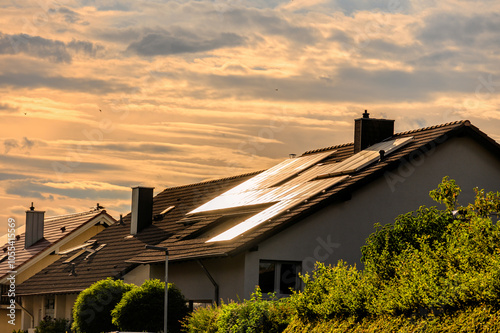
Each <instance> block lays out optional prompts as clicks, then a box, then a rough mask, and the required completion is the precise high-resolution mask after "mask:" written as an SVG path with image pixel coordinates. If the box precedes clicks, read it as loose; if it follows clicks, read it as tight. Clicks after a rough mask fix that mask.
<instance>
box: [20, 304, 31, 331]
mask: <svg viewBox="0 0 500 333" xmlns="http://www.w3.org/2000/svg"><path fill="white" fill-rule="evenodd" d="M16 304H17V305H19V307H20V308H21V309H22V310H23V311H24V312H26V313H27V314H28V316H30V317H31V328H35V317H33V315H32V314H31V313H30V312H29V311H28V310H27V309H26V308H25V307H24V306H22V305H21V303H19V302H16Z"/></svg>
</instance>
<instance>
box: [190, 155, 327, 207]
mask: <svg viewBox="0 0 500 333" xmlns="http://www.w3.org/2000/svg"><path fill="white" fill-rule="evenodd" d="M334 153H335V150H334V151H328V152H324V153H320V154H314V155H308V156H302V157H298V158H292V159H288V160H285V161H283V162H281V163H279V164H278V165H275V166H274V167H272V168H270V169H268V170H266V171H264V172H262V173H260V174H258V175H257V176H255V177H253V178H251V179H249V180H247V181H246V182H243V183H242V184H240V185H238V186H236V187H234V188H232V189H230V190H229V191H227V192H225V193H223V194H221V195H219V196H218V197H216V198H214V199H212V200H211V201H209V202H207V203H205V204H204V205H201V206H200V207H198V208H196V209H194V210H192V211H190V212H189V213H188V214H197V213H202V212H209V211H216V210H221V209H230V208H236V207H243V206H252V205H259V204H264V203H272V202H275V201H279V200H280V199H277V198H279V197H281V196H283V195H285V194H286V193H285V191H291V190H293V189H292V188H283V187H281V186H278V187H273V186H275V185H276V184H280V183H282V182H284V181H286V180H287V179H290V178H291V177H294V176H295V175H297V174H298V173H300V172H301V171H304V170H306V169H308V168H310V167H311V166H313V165H314V164H316V163H318V162H320V161H322V160H324V159H325V158H327V157H328V156H330V155H332V154H334Z"/></svg>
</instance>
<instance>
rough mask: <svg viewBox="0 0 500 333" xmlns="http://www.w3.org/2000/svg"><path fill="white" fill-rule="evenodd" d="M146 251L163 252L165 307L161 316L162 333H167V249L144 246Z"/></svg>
mask: <svg viewBox="0 0 500 333" xmlns="http://www.w3.org/2000/svg"><path fill="white" fill-rule="evenodd" d="M146 249H148V250H156V251H164V252H165V307H164V314H163V320H164V323H163V333H167V309H168V249H167V248H166V247H162V246H153V245H146Z"/></svg>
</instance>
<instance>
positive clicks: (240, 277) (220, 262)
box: [168, 254, 244, 302]
mask: <svg viewBox="0 0 500 333" xmlns="http://www.w3.org/2000/svg"><path fill="white" fill-rule="evenodd" d="M202 262H203V265H205V267H206V268H207V270H208V271H209V272H210V275H211V276H212V277H213V279H214V280H215V282H216V283H217V284H218V285H219V298H222V299H223V300H224V302H228V301H229V300H238V296H240V297H241V299H243V297H242V296H243V281H244V254H242V255H238V256H236V257H228V258H223V259H204V260H202ZM168 279H169V282H172V283H174V284H175V285H176V286H177V287H179V288H180V289H181V291H182V293H183V294H184V296H186V298H187V299H189V300H202V299H203V300H212V301H215V296H214V295H215V292H214V290H215V289H214V286H213V284H212V283H211V282H210V280H209V278H208V277H207V275H206V274H205V271H204V270H203V268H202V267H201V266H200V265H199V264H198V263H197V262H196V261H188V262H180V263H172V264H171V265H169V277H168Z"/></svg>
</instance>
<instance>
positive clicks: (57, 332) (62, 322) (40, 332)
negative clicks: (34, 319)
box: [35, 317, 69, 333]
mask: <svg viewBox="0 0 500 333" xmlns="http://www.w3.org/2000/svg"><path fill="white" fill-rule="evenodd" d="M68 329H69V320H68V319H65V318H57V319H53V318H51V317H45V318H43V320H42V321H41V322H40V324H38V327H37V328H36V329H35V332H36V333H65V332H67V331H68Z"/></svg>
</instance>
